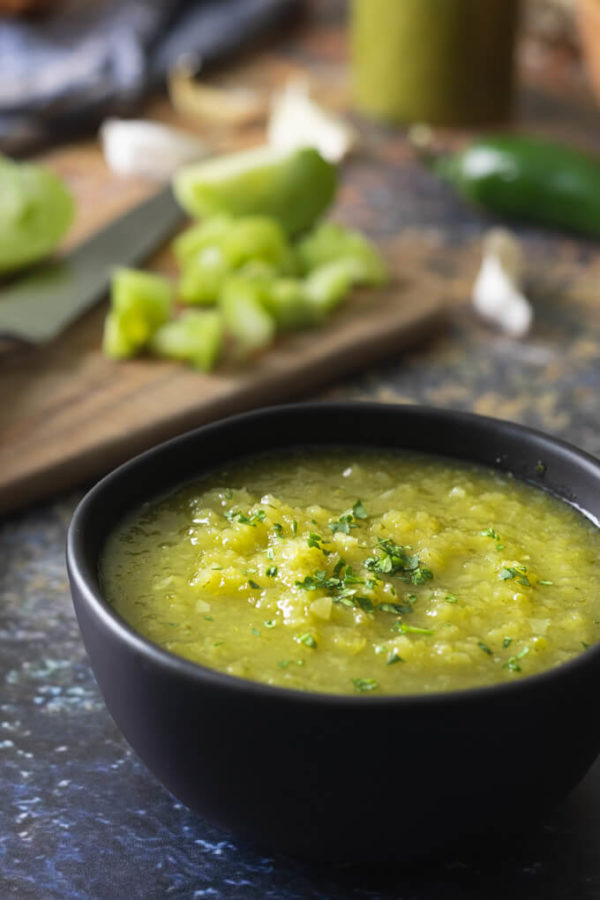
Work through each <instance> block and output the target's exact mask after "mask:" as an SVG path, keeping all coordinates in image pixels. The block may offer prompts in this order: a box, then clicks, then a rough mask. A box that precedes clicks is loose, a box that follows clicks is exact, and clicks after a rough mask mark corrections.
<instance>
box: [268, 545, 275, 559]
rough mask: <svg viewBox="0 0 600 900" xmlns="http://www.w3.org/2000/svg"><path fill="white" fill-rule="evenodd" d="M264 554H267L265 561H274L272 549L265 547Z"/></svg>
mask: <svg viewBox="0 0 600 900" xmlns="http://www.w3.org/2000/svg"><path fill="white" fill-rule="evenodd" d="M266 553H267V559H275V551H274V550H273V548H272V547H267V550H266Z"/></svg>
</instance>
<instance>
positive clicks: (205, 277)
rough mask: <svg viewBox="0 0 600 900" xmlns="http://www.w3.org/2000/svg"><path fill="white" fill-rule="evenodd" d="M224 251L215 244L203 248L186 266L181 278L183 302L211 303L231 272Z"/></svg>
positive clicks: (181, 297)
mask: <svg viewBox="0 0 600 900" xmlns="http://www.w3.org/2000/svg"><path fill="white" fill-rule="evenodd" d="M230 271H231V267H230V266H229V264H228V263H227V261H226V259H225V257H224V255H223V251H222V250H221V249H220V248H219V247H216V246H214V245H212V244H211V245H209V246H208V247H205V248H204V250H201V251H200V252H199V253H198V254H197V256H195V257H193V258H192V259H190V260H189V261H188V262H187V263H186V264H185V266H184V268H183V272H182V274H181V278H180V280H179V297H180V299H181V300H182V302H183V303H189V304H198V305H209V306H210V305H211V304H212V303H216V302H217V298H218V296H219V293H220V291H221V288H222V287H223V284H224V282H225V279H226V278H227V276H228V275H229V274H230Z"/></svg>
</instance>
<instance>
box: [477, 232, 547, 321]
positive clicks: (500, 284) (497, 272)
mask: <svg viewBox="0 0 600 900" xmlns="http://www.w3.org/2000/svg"><path fill="white" fill-rule="evenodd" d="M483 252H484V256H483V261H482V264H481V269H480V270H479V274H478V276H477V279H476V281H475V284H474V286H473V306H474V307H475V309H476V310H477V312H478V313H479V314H480V315H481V316H482V317H483V318H484V319H486V320H487V321H488V322H490V323H492V324H494V325H497V326H498V327H499V328H500V329H501V330H502V331H503V332H504V333H505V334H508V335H510V336H511V337H515V338H518V337H524V335H526V334H527V332H528V331H529V329H530V328H531V324H532V321H533V310H532V308H531V304H530V303H529V301H528V300H527V298H526V297H525V295H524V294H523V293H522V292H521V290H520V281H521V273H522V268H523V253H522V250H521V247H520V246H519V244H518V242H517V240H516V239H515V238H514V237H513V236H512V235H511V234H510V232H508V231H505V230H504V229H494V230H493V231H491V232H490V233H489V234H488V235H487V236H486V238H485V239H484V243H483Z"/></svg>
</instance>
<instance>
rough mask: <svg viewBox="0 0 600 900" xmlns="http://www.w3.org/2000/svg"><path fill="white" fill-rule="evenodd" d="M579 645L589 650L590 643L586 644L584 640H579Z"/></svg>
mask: <svg viewBox="0 0 600 900" xmlns="http://www.w3.org/2000/svg"><path fill="white" fill-rule="evenodd" d="M581 646H582V647H583V649H584V650H589V649H590V647H591V646H592V645H591V644H586V642H585V641H581Z"/></svg>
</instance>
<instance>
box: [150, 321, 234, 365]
mask: <svg viewBox="0 0 600 900" xmlns="http://www.w3.org/2000/svg"><path fill="white" fill-rule="evenodd" d="M150 346H151V349H152V352H153V353H156V354H157V356H164V357H167V358H168V359H179V360H182V361H183V362H187V363H189V364H190V365H191V366H193V367H194V368H196V369H201V370H202V371H203V372H209V371H210V370H211V369H214V367H215V365H216V363H217V360H218V359H219V356H220V355H221V349H222V346H223V324H222V322H221V317H220V315H219V314H218V313H217V312H196V311H191V310H190V312H186V313H183V315H181V316H180V317H179V318H178V319H174V320H173V321H172V322H168V323H167V324H166V325H163V326H162V328H159V330H158V331H157V332H156V334H155V335H154V337H153V338H152V342H151V345H150Z"/></svg>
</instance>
